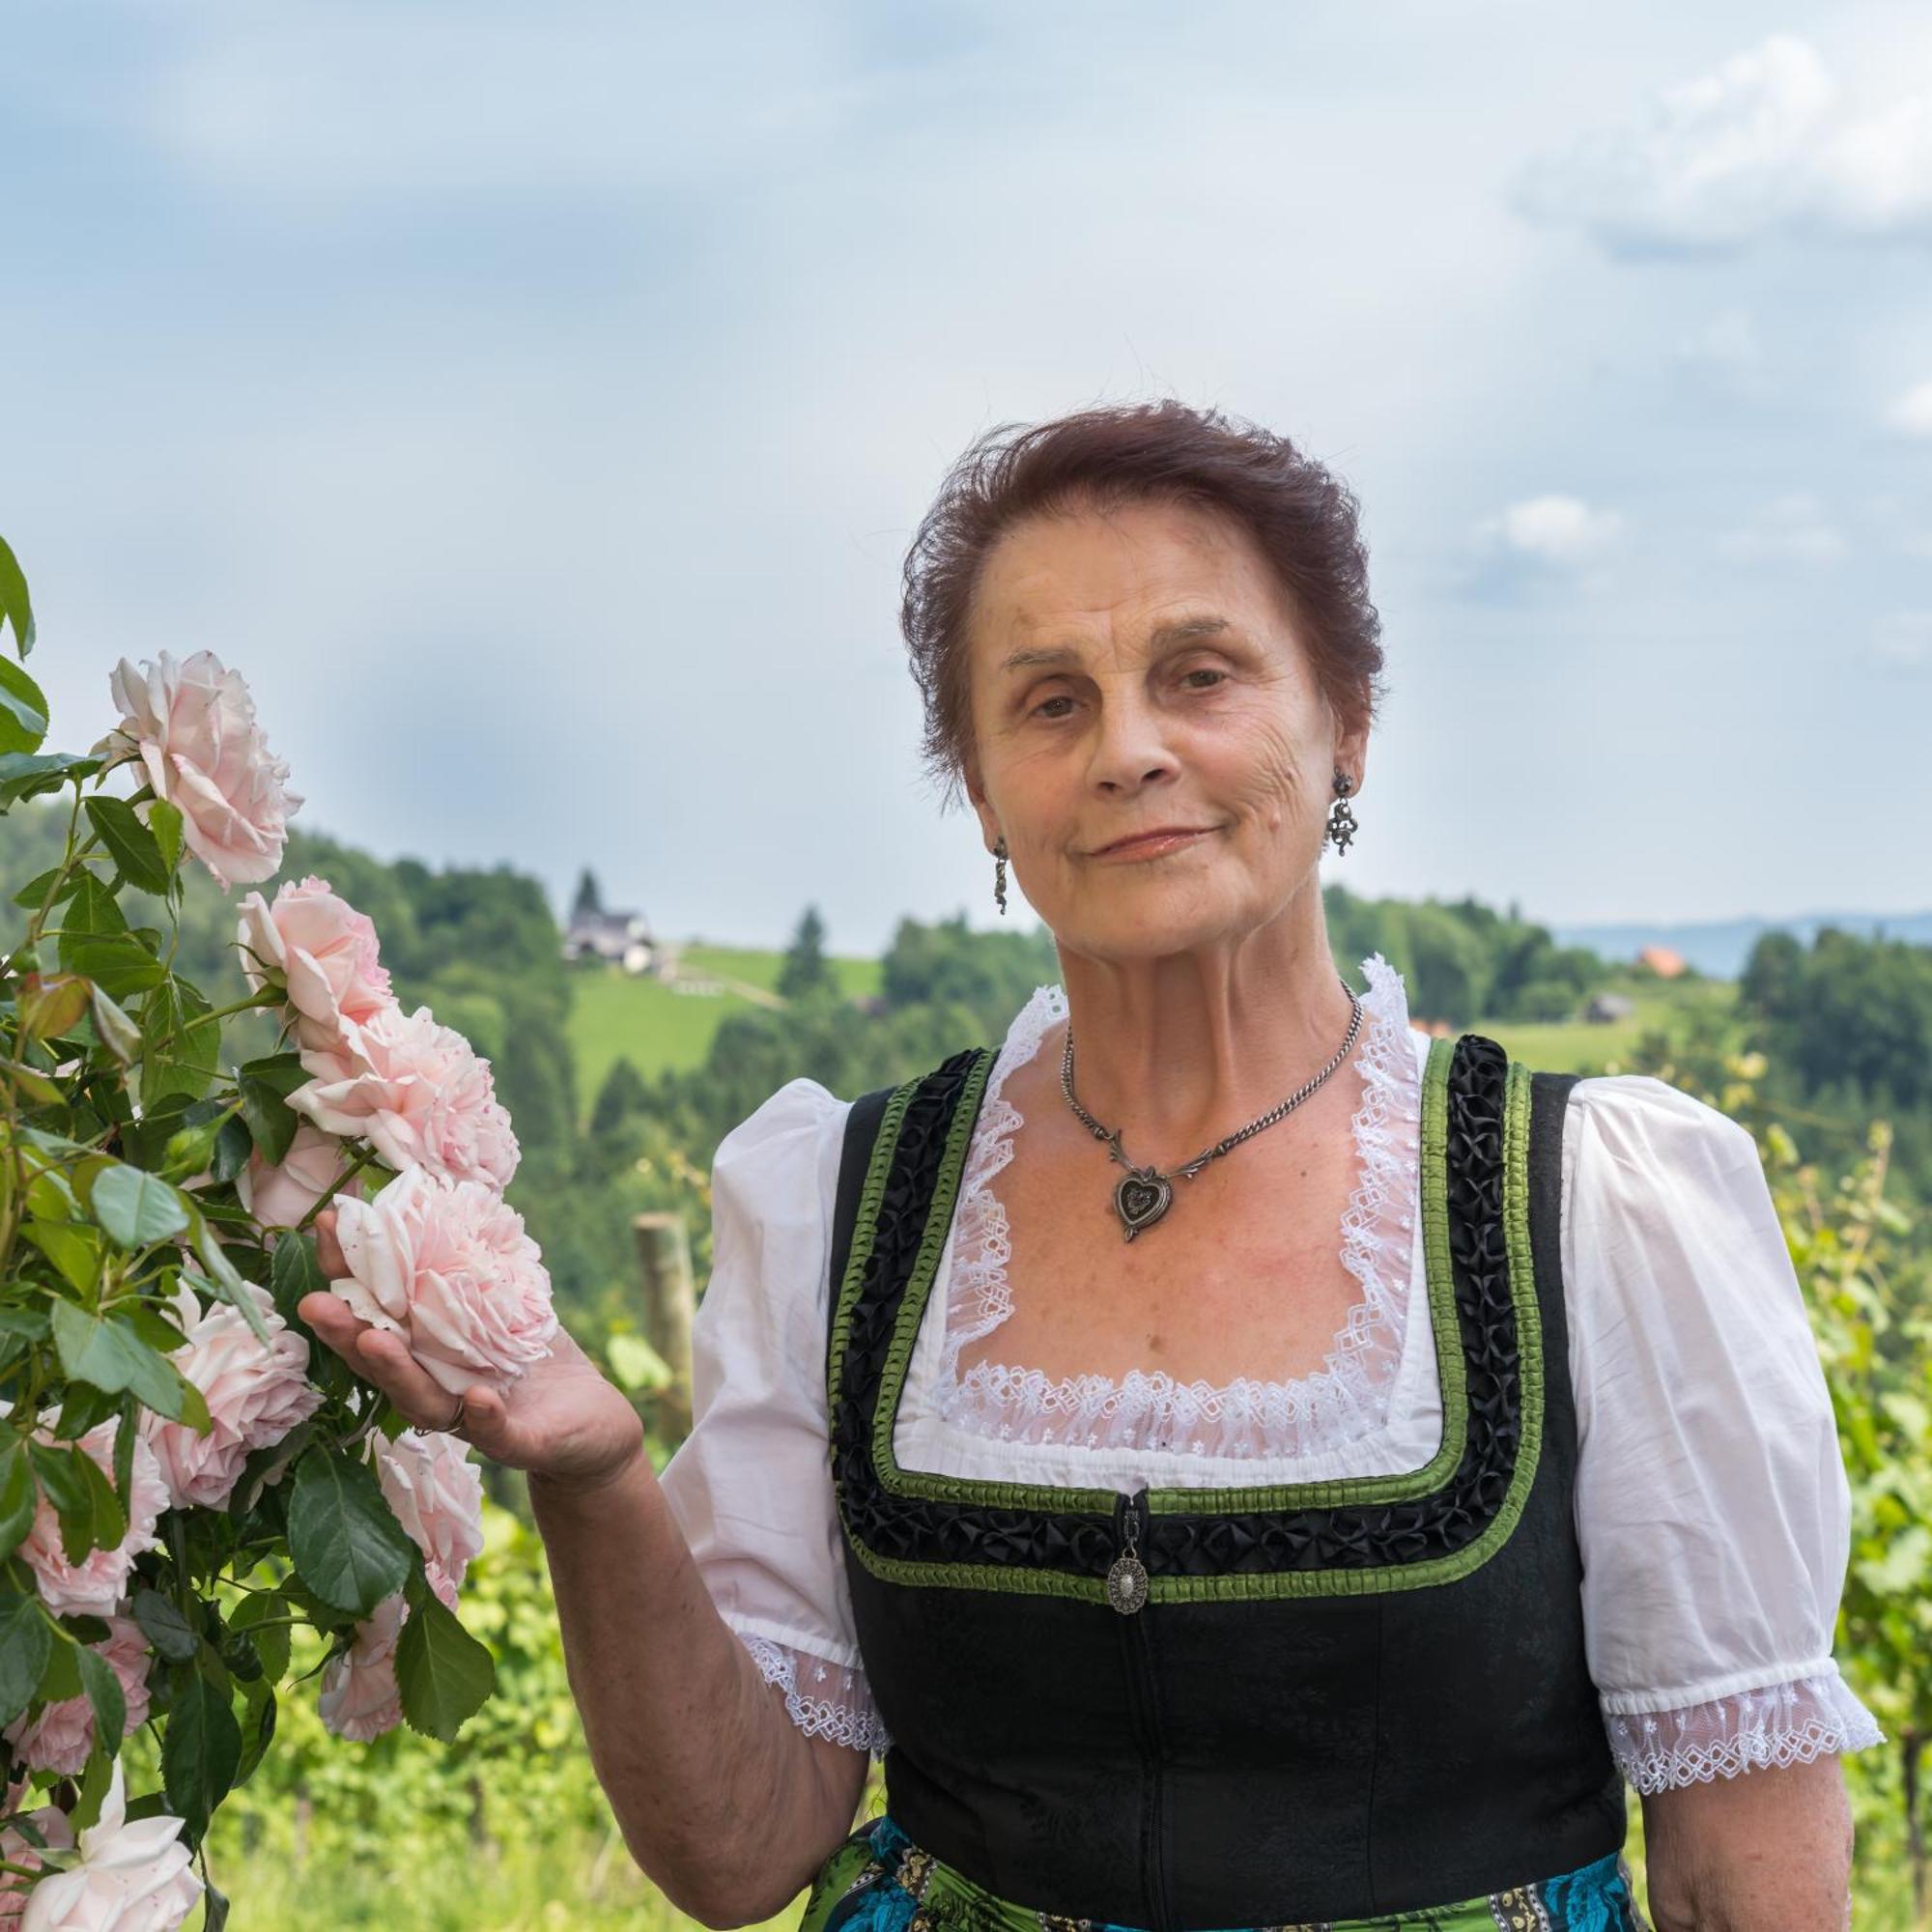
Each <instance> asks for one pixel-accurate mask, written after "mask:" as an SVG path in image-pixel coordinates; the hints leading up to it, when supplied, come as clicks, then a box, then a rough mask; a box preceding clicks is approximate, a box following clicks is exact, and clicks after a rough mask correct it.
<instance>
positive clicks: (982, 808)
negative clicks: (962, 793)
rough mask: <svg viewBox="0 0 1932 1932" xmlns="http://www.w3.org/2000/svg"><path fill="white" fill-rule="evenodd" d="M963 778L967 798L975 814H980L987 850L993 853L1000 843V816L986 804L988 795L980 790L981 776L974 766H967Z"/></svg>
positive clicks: (981, 828)
mask: <svg viewBox="0 0 1932 1932" xmlns="http://www.w3.org/2000/svg"><path fill="white" fill-rule="evenodd" d="M962 778H963V781H964V783H965V787H966V797H967V800H968V802H969V803H970V804H971V805H972V808H973V810H974V811H975V812H977V813H978V814H979V819H980V831H981V832H983V833H984V834H985V837H986V850H987V851H988V852H991V851H992V850H993V848H994V847H995V846H996V845H998V843H999V842H1000V820H999V815H998V814H997V813H996V812H995V811H994V810H993V808H992V807H991V806H990V805H989V804H987V802H986V794H985V793H984V791H982V790H981V789H980V775H979V773H978V772H977V771H975V770H974V769H973V767H972V766H970V765H969V766H967V767H966V769H965V771H964V773H963V774H962Z"/></svg>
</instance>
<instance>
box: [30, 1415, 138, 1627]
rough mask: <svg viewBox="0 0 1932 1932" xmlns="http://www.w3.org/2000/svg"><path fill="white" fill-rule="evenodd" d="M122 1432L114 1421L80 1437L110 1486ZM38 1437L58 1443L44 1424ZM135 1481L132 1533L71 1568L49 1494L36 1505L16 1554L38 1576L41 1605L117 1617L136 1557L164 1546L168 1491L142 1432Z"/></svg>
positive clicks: (60, 1614)
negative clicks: (161, 1527)
mask: <svg viewBox="0 0 1932 1932" xmlns="http://www.w3.org/2000/svg"><path fill="white" fill-rule="evenodd" d="M120 1427H121V1424H120V1420H119V1418H118V1417H115V1416H109V1417H108V1418H107V1420H106V1421H104V1422H99V1423H96V1424H95V1426H94V1427H93V1428H92V1429H90V1430H89V1431H88V1432H87V1434H86V1435H83V1436H81V1437H80V1440H79V1445H78V1446H79V1447H80V1448H81V1449H83V1450H85V1451H86V1452H87V1454H88V1455H90V1456H91V1457H93V1458H94V1460H95V1462H97V1463H99V1465H100V1467H101V1468H102V1470H103V1471H105V1473H106V1476H107V1480H108V1481H109V1482H112V1481H113V1480H114V1435H115V1432H116V1431H117V1430H118V1429H119V1428H120ZM34 1433H35V1435H36V1436H37V1437H38V1438H39V1439H40V1440H41V1441H43V1442H54V1441H55V1440H56V1438H55V1436H54V1435H53V1434H52V1432H51V1431H50V1430H49V1429H47V1428H46V1426H45V1425H44V1423H43V1425H42V1427H41V1428H39V1429H37V1430H36V1431H35V1432H34ZM133 1476H134V1479H133V1484H132V1503H131V1506H130V1507H129V1509H128V1534H127V1535H126V1536H124V1537H123V1538H122V1539H121V1541H120V1543H119V1544H118V1545H116V1546H115V1548H112V1549H90V1550H89V1551H88V1552H87V1554H86V1555H85V1556H83V1557H82V1558H81V1559H80V1561H79V1562H78V1563H70V1562H69V1561H68V1560H67V1556H66V1553H65V1551H64V1550H63V1549H62V1548H61V1531H60V1518H59V1517H57V1516H56V1515H55V1514H54V1506H53V1504H52V1503H50V1502H48V1500H47V1499H46V1496H45V1495H44V1494H43V1495H41V1496H40V1497H39V1498H38V1500H37V1501H36V1502H35V1504H34V1521H33V1527H32V1528H30V1529H29V1530H28V1531H27V1533H26V1535H25V1536H24V1537H23V1538H22V1539H21V1542H20V1548H19V1550H18V1552H17V1553H18V1554H19V1555H20V1556H21V1557H23V1558H24V1559H25V1561H26V1564H27V1567H28V1568H29V1569H30V1570H31V1571H32V1572H33V1573H34V1581H35V1584H36V1586H37V1587H38V1589H39V1591H40V1596H41V1602H42V1603H43V1604H44V1605H46V1606H47V1608H48V1609H50V1610H51V1611H52V1612H53V1613H54V1615H55V1616H57V1617H64V1616H72V1615H75V1614H84V1615H90V1616H97V1617H104V1616H110V1615H112V1614H113V1612H114V1611H115V1610H116V1609H118V1608H119V1607H120V1604H121V1597H122V1593H123V1592H124V1591H125V1590H126V1588H127V1585H128V1574H129V1573H130V1572H131V1571H132V1570H133V1568H134V1559H135V1557H137V1556H138V1555H140V1553H141V1552H142V1550H144V1549H154V1548H157V1547H158V1546H159V1544H160V1540H161V1539H160V1538H159V1536H157V1535H156V1531H155V1524H156V1522H157V1521H158V1520H160V1515H161V1512H162V1511H163V1510H164V1509H166V1508H167V1506H168V1486H167V1483H166V1481H165V1479H164V1478H163V1477H162V1475H161V1465H160V1463H158V1462H157V1461H156V1458H155V1452H154V1450H152V1449H151V1448H150V1447H149V1446H148V1444H147V1443H146V1441H144V1440H143V1439H142V1437H141V1435H139V1434H138V1433H137V1434H136V1435H135V1437H134V1471H133Z"/></svg>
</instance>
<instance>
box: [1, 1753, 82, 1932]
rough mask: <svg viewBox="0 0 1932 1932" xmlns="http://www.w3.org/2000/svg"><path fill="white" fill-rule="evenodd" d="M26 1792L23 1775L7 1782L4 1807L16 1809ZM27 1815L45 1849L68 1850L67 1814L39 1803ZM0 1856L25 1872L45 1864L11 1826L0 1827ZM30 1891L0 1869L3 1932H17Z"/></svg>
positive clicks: (70, 1837)
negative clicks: (38, 1806) (32, 1822)
mask: <svg viewBox="0 0 1932 1932" xmlns="http://www.w3.org/2000/svg"><path fill="white" fill-rule="evenodd" d="M30 1795H31V1794H30V1793H29V1791H28V1789H27V1780H26V1779H25V1778H24V1777H23V1778H22V1779H21V1780H20V1781H19V1783H18V1784H14V1785H10V1786H9V1787H8V1790H7V1799H6V1808H7V1810H8V1811H9V1812H14V1811H17V1810H19V1809H20V1807H21V1805H22V1804H24V1803H25V1802H26V1800H27V1798H28V1797H29V1796H30ZM27 1816H28V1817H29V1818H31V1819H32V1820H33V1821H34V1826H35V1829H36V1830H37V1831H39V1833H40V1834H41V1836H42V1837H43V1838H44V1839H45V1840H46V1844H47V1849H48V1850H49V1851H61V1852H71V1851H72V1849H73V1827H72V1826H71V1825H70V1824H69V1823H68V1818H67V1813H66V1812H65V1811H63V1810H62V1809H61V1808H60V1807H59V1806H58V1805H55V1804H43V1805H42V1806H41V1807H40V1809H39V1810H36V1811H29V1812H28V1813H27ZM0 1859H5V1860H6V1861H7V1862H8V1863H9V1864H14V1865H25V1866H26V1867H27V1869H28V1870H29V1871H40V1870H42V1869H43V1867H44V1865H45V1863H46V1861H45V1860H44V1859H43V1858H42V1857H41V1848H40V1846H38V1845H37V1844H35V1843H34V1842H33V1840H32V1839H30V1838H29V1837H28V1836H27V1834H26V1833H24V1832H21V1831H18V1830H16V1829H15V1828H14V1826H12V1825H9V1826H7V1827H6V1828H5V1830H0ZM31 1891H32V1888H31V1887H30V1886H29V1884H28V1882H27V1881H26V1880H25V1879H23V1878H19V1877H17V1876H15V1874H14V1873H13V1872H0V1926H4V1927H5V1928H6V1932H18V1927H19V1923H20V1915H21V1914H22V1913H23V1912H25V1911H26V1909H27V1900H28V1897H29V1896H30V1895H31Z"/></svg>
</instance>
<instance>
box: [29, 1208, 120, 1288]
mask: <svg viewBox="0 0 1932 1932" xmlns="http://www.w3.org/2000/svg"><path fill="white" fill-rule="evenodd" d="M20 1233H21V1235H22V1236H24V1237H25V1238H26V1239H27V1240H30V1241H32V1242H33V1244H34V1245H35V1247H37V1248H39V1249H40V1251H41V1252H42V1254H43V1255H45V1256H46V1258H47V1259H48V1261H50V1262H52V1263H53V1264H54V1266H55V1267H57V1268H59V1269H60V1271H61V1273H62V1274H63V1275H64V1276H65V1277H66V1278H67V1280H68V1281H69V1282H71V1284H72V1285H73V1287H74V1288H75V1289H77V1290H78V1291H79V1292H80V1293H82V1294H92V1293H94V1289H95V1284H96V1283H97V1282H99V1279H100V1261H101V1256H102V1253H103V1252H104V1250H103V1246H102V1243H101V1238H100V1230H99V1228H91V1227H85V1226H82V1225H80V1224H78V1223H76V1222H72V1221H27V1222H24V1223H22V1224H21V1228H20Z"/></svg>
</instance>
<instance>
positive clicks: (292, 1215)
mask: <svg viewBox="0 0 1932 1932" xmlns="http://www.w3.org/2000/svg"><path fill="white" fill-rule="evenodd" d="M354 1159H355V1154H354V1153H353V1152H352V1151H350V1149H348V1148H346V1147H344V1146H343V1144H342V1142H341V1141H339V1140H338V1139H337V1138H336V1137H335V1135H333V1134H326V1133H324V1132H323V1130H322V1129H321V1128H320V1127H318V1126H317V1125H316V1124H315V1123H314V1122H312V1121H304V1122H302V1123H301V1124H300V1125H299V1126H298V1127H297V1128H296V1131H295V1138H294V1139H293V1140H291V1141H290V1143H289V1151H288V1152H287V1153H286V1154H284V1155H283V1156H282V1164H281V1165H280V1166H279V1167H270V1165H269V1163H268V1162H267V1161H266V1160H264V1159H263V1158H262V1156H261V1154H260V1153H259V1152H258V1151H250V1153H249V1155H248V1164H247V1166H245V1167H244V1168H242V1169H241V1172H240V1173H239V1174H238V1175H236V1177H235V1192H236V1193H237V1195H239V1196H240V1197H241V1205H242V1207H243V1208H246V1209H247V1210H248V1212H249V1213H251V1214H252V1215H254V1217H255V1219H256V1220H258V1221H259V1222H260V1223H261V1224H262V1226H263V1227H265V1228H293V1227H296V1226H297V1225H298V1224H299V1222H300V1220H301V1218H302V1216H303V1215H304V1214H306V1213H307V1212H308V1210H309V1209H310V1208H313V1207H314V1206H315V1204H316V1203H317V1202H318V1201H320V1200H321V1199H322V1197H323V1196H324V1195H325V1194H327V1192H328V1190H329V1189H330V1188H331V1187H333V1186H334V1185H335V1183H336V1182H337V1181H338V1180H339V1179H341V1178H342V1174H343V1170H344V1169H345V1168H347V1167H348V1166H349V1164H350V1163H351V1161H353V1160H354ZM192 1184H193V1183H192V1182H188V1183H185V1185H192ZM342 1192H343V1193H345V1194H355V1195H360V1194H361V1192H362V1176H361V1175H359V1174H358V1175H356V1176H355V1179H352V1180H349V1181H347V1182H345V1183H344V1185H343V1189H342Z"/></svg>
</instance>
